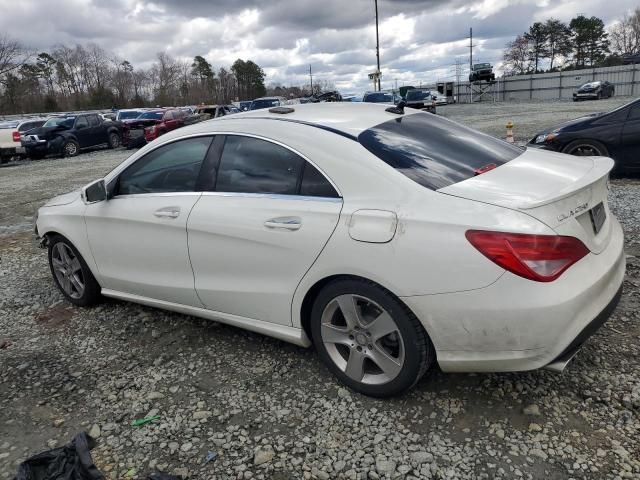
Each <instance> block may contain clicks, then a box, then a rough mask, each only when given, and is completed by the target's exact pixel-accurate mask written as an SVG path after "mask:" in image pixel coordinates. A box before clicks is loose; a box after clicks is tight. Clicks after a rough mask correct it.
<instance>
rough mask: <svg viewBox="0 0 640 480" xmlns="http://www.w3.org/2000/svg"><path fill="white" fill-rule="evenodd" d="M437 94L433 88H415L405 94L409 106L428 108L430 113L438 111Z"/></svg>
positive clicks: (421, 108) (420, 108)
mask: <svg viewBox="0 0 640 480" xmlns="http://www.w3.org/2000/svg"><path fill="white" fill-rule="evenodd" d="M434 97H435V94H434V92H432V91H431V90H428V89H422V88H414V89H411V90H407V93H406V94H405V103H406V106H407V107H409V108H417V109H419V110H426V111H428V112H430V113H436V101H435V98H434Z"/></svg>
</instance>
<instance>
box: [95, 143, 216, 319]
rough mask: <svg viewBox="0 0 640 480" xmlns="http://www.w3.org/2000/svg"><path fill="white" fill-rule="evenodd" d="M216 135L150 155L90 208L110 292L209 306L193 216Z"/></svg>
mask: <svg viewBox="0 0 640 480" xmlns="http://www.w3.org/2000/svg"><path fill="white" fill-rule="evenodd" d="M211 141H212V137H211V136H203V137H193V138H187V139H182V140H177V141H175V142H171V143H168V144H165V145H161V146H160V147H158V148H156V149H154V150H152V151H150V152H149V153H147V154H146V155H144V156H143V157H141V158H140V159H138V160H137V161H136V162H134V163H133V164H131V165H130V166H129V167H127V169H125V170H124V171H123V172H122V173H120V175H119V176H118V178H117V179H115V180H113V181H111V182H110V183H109V186H108V188H109V191H110V192H112V195H113V197H112V198H110V199H109V200H107V201H105V202H100V203H96V204H92V205H88V206H87V210H86V213H85V222H86V225H87V235H88V238H89V243H90V245H91V251H92V252H93V256H94V259H95V262H96V264H97V265H98V270H99V276H100V278H99V280H100V284H101V286H102V287H103V288H106V289H109V290H115V291H118V292H124V293H128V294H133V295H139V296H142V297H149V298H153V299H158V300H164V301H167V302H173V303H178V304H184V305H191V306H198V307H202V304H201V303H200V301H199V300H198V297H197V295H196V293H195V290H194V285H193V271H192V270H191V264H190V262H189V254H188V248H187V228H186V227H187V218H188V217H189V213H190V212H191V209H192V208H193V206H194V205H195V203H196V202H197V200H198V198H199V197H200V195H201V193H200V190H201V188H199V186H197V185H198V184H197V182H198V176H199V174H200V169H201V167H202V163H203V160H204V158H205V157H206V155H207V152H208V149H209V146H210V144H211Z"/></svg>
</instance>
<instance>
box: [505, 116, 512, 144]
mask: <svg viewBox="0 0 640 480" xmlns="http://www.w3.org/2000/svg"><path fill="white" fill-rule="evenodd" d="M506 127H507V142H509V143H513V123H511V121H509V122H507V125H506Z"/></svg>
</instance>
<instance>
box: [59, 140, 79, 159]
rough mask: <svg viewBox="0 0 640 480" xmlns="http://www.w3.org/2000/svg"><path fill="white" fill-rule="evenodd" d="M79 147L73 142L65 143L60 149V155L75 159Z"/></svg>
mask: <svg viewBox="0 0 640 480" xmlns="http://www.w3.org/2000/svg"><path fill="white" fill-rule="evenodd" d="M79 150H80V146H79V145H78V144H77V143H76V142H75V141H73V140H69V141H67V142H66V143H65V144H64V145H63V147H62V154H63V156H65V157H75V156H76V155H78V151H79Z"/></svg>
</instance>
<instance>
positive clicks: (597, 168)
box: [518, 157, 615, 210]
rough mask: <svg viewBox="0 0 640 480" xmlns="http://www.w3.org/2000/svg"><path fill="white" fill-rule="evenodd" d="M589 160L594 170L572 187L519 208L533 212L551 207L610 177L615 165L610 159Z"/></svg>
mask: <svg viewBox="0 0 640 480" xmlns="http://www.w3.org/2000/svg"><path fill="white" fill-rule="evenodd" d="M589 159H590V160H592V161H593V168H591V169H590V170H589V172H587V173H586V174H585V175H583V176H582V177H580V178H579V179H578V180H576V181H575V182H573V183H571V184H570V185H567V186H566V187H565V188H563V189H562V190H560V191H558V192H557V193H556V194H554V195H552V196H549V197H546V198H543V199H542V200H538V201H536V202H527V203H526V204H524V205H520V206H519V207H518V208H519V209H520V210H531V209H534V208H538V207H542V206H544V205H549V204H550V203H554V202H557V201H559V200H562V199H564V198H568V197H570V196H572V195H574V194H575V193H576V191H578V190H582V189H583V188H585V187H588V186H589V185H592V184H593V183H595V182H597V181H598V180H600V179H601V178H602V177H604V176H605V175H608V174H609V172H611V170H612V169H613V167H614V165H615V162H614V161H613V160H612V159H611V158H609V157H590V158H589Z"/></svg>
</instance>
